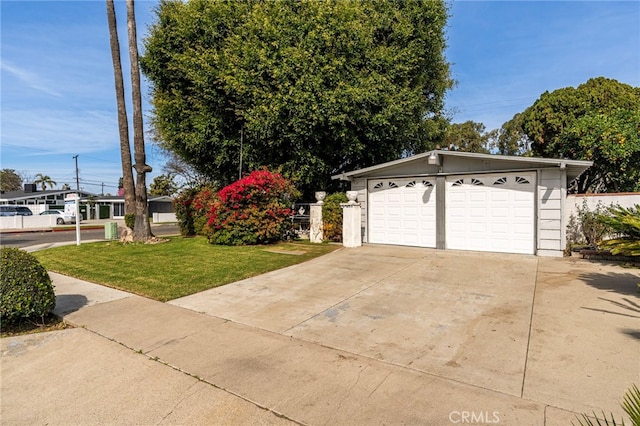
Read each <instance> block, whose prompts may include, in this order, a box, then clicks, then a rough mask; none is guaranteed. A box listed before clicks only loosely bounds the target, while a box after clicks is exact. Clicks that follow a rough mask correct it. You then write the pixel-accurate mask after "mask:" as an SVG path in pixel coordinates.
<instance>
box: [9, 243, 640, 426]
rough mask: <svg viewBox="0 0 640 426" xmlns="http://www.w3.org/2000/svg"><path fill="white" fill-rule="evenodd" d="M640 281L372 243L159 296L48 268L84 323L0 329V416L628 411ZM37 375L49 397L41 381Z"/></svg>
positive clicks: (617, 269) (401, 419) (494, 415)
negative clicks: (176, 295)
mask: <svg viewBox="0 0 640 426" xmlns="http://www.w3.org/2000/svg"><path fill="white" fill-rule="evenodd" d="M638 282H640V274H639V271H638V269H624V268H622V267H621V266H620V265H616V264H608V263H604V262H591V261H586V260H580V259H574V258H571V259H548V258H536V257H532V256H520V255H504V254H487V253H473V252H454V251H436V250H429V249H415V248H405V247H389V246H374V245H369V246H365V247H361V248H358V249H342V250H339V251H336V252H333V253H331V254H329V255H326V256H324V257H322V258H318V259H315V260H313V261H310V262H307V263H305V264H301V265H296V266H293V267H289V268H286V269H282V270H279V271H274V272H272V273H269V274H265V275H262V276H259V277H255V278H252V279H248V280H244V281H240V282H237V283H233V284H230V285H227V286H224V287H221V288H217V289H212V290H209V291H206V292H203V293H199V294H196V295H192V296H188V297H185V298H181V299H177V300H174V301H172V302H169V303H167V304H164V303H160V302H155V301H151V300H148V299H144V298H141V297H138V296H133V295H130V294H127V293H122V292H116V291H114V290H110V289H105V288H103V287H101V286H96V285H93V284H89V283H85V282H81V281H78V280H74V279H70V278H66V277H62V276H59V275H55V274H54V283H55V284H56V294H57V296H58V307H57V308H56V309H57V311H58V313H59V314H61V315H63V316H64V317H65V319H66V320H67V321H68V322H70V323H72V324H75V325H78V326H82V327H83V328H82V329H74V330H64V331H62V332H60V338H59V339H53V338H51V337H35V338H34V337H28V338H26V337H18V338H11V339H3V342H2V355H3V360H2V361H3V362H2V378H3V380H2V416H3V419H5V420H7V421H16V420H19V419H25V421H23V423H30V424H34V423H50V424H56V423H64V420H65V419H69V418H73V419H76V420H77V422H74V423H82V424H92V423H94V424H100V423H109V422H111V423H113V422H114V419H116V420H117V422H118V423H127V424H143V423H154V424H165V423H181V424H238V423H242V424H257V423H264V424H274V423H277V424H279V423H282V424H284V423H289V422H294V423H300V424H349V425H351V424H367V425H368V424H426V425H442V424H465V423H466V424H491V423H494V424H495V423H499V424H505V425H566V424H570V423H571V421H572V420H575V413H582V412H592V411H594V410H595V411H596V412H601V411H602V410H604V411H605V412H613V413H615V414H616V416H618V417H620V416H622V410H621V408H620V405H619V402H620V400H621V398H622V395H623V394H624V392H625V390H626V389H627V388H628V387H629V386H631V384H632V383H634V382H635V383H640V379H639V378H640V362H639V359H640V343H639V339H640V303H639V300H638V293H637V292H636V286H637V284H638ZM47 334H49V333H47ZM34 339H36V340H38V339H39V342H35V343H34ZM65 339H67V340H65ZM65 341H66V342H68V343H67V344H64V342H65ZM89 347H91V348H93V349H92V350H90V349H87V348H89ZM76 348H81V349H76ZM92 351H93V352H92ZM74 354H76V355H74ZM78 354H81V356H79V355H78ZM105 354H109V356H110V357H113V358H110V359H107V358H108V357H106V356H105ZM65 357H66V358H72V362H78V365H80V368H78V367H77V366H74V365H73V364H70V365H67V364H66V363H65V362H64V359H65ZM60 358H62V359H60ZM79 359H82V360H84V361H83V362H79ZM43 360H46V361H43ZM149 361H151V363H150V364H149ZM85 369H86V370H85ZM128 369H131V370H132V371H131V374H127V370H128ZM168 370H171V371H168ZM101 371H104V374H101V373H100V372H101ZM43 377H44V378H46V381H45V383H39V382H38V380H40V382H42V381H43ZM203 383H204V384H206V385H208V386H203ZM27 384H28V385H27ZM96 384H97V385H98V386H97V387H96ZM38 385H41V386H42V387H39V386H38ZM45 387H46V389H47V392H48V393H47V395H50V396H51V397H52V399H53V400H52V401H49V400H48V399H47V398H46V396H45V397H44V398H43V397H41V396H40V395H38V392H37V390H38V389H39V388H41V389H43V388H45ZM129 387H130V388H131V390H127V389H128V388H129ZM116 389H117V392H115V393H114V390H116ZM144 389H147V390H146V391H145V390H144ZM185 392H186V393H185ZM25 395H26V396H25ZM30 395H34V397H33V399H34V401H33V403H32V404H29V398H30ZM82 395H90V399H89V401H91V402H92V403H93V404H95V405H96V407H91V406H87V404H85V403H84V401H82V398H83V396H82ZM114 395H115V396H114ZM141 395H144V397H141ZM156 395H158V397H155V396H156ZM55 397H58V399H63V400H65V401H67V402H68V403H69V404H70V406H68V407H67V406H65V407H63V408H61V407H60V406H59V405H57V404H56V399H55ZM114 398H116V399H115V400H114ZM75 399H79V401H78V403H77V404H73V403H70V402H69V401H75ZM89 405H90V404H89ZM117 407H120V408H117ZM26 420H28V421H26ZM17 423H20V422H19V421H18V422H17Z"/></svg>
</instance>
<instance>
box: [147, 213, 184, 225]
mask: <svg viewBox="0 0 640 426" xmlns="http://www.w3.org/2000/svg"><path fill="white" fill-rule="evenodd" d="M177 221H178V219H177V218H176V214H175V213H153V223H168V222H170V223H175V222H177Z"/></svg>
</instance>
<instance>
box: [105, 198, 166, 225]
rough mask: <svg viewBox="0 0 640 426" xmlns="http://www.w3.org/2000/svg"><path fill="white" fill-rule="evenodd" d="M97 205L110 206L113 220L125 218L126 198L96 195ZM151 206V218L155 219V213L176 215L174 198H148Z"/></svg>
mask: <svg viewBox="0 0 640 426" xmlns="http://www.w3.org/2000/svg"><path fill="white" fill-rule="evenodd" d="M94 201H95V202H96V204H98V205H100V206H110V208H111V213H110V216H109V217H111V218H114V219H121V218H123V217H124V197H122V196H117V195H115V196H113V195H96V196H95V200H94ZM147 202H148V204H149V216H150V217H153V214H154V213H174V212H175V210H174V209H173V198H171V197H168V196H166V195H163V196H155V197H154V196H149V197H148V198H147Z"/></svg>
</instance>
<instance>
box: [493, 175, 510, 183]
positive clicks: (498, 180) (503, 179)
mask: <svg viewBox="0 0 640 426" xmlns="http://www.w3.org/2000/svg"><path fill="white" fill-rule="evenodd" d="M506 183H507V177H506V176H503V177H501V178H499V179H496V181H495V182H493V184H494V185H504V184H506Z"/></svg>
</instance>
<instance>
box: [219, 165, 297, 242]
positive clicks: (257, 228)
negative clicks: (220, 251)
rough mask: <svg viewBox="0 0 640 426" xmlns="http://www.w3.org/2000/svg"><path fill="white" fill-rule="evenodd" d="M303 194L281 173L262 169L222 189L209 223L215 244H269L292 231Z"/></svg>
mask: <svg viewBox="0 0 640 426" xmlns="http://www.w3.org/2000/svg"><path fill="white" fill-rule="evenodd" d="M298 195H299V193H298V191H297V190H296V189H295V187H294V186H293V184H292V183H291V182H290V181H289V180H287V179H285V178H284V177H283V176H282V175H280V174H279V173H274V172H270V171H269V170H267V169H266V168H265V169H262V170H256V171H254V172H252V173H251V174H249V175H247V176H245V177H244V178H242V179H240V180H238V181H236V182H234V183H232V184H231V185H229V186H226V187H224V188H222V189H221V190H220V191H219V192H218V194H217V196H216V197H215V199H214V200H213V202H212V203H211V205H210V209H209V213H208V221H207V233H208V236H209V241H210V242H211V243H213V244H224V245H244V244H269V243H273V242H276V241H280V240H282V239H283V238H285V236H286V235H287V234H289V233H290V232H291V230H292V222H291V215H292V210H291V208H290V206H291V203H292V202H293V201H294V200H295V199H296V198H297V197H298Z"/></svg>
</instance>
